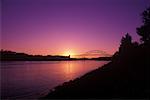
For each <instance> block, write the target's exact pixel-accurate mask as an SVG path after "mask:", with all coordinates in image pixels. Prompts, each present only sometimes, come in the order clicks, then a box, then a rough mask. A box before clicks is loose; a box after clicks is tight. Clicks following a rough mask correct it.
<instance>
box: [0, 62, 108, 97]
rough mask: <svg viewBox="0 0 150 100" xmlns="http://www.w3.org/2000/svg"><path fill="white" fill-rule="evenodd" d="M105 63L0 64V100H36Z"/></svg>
mask: <svg viewBox="0 0 150 100" xmlns="http://www.w3.org/2000/svg"><path fill="white" fill-rule="evenodd" d="M106 63H108V61H90V60H87V61H86V60H85V61H83V60H82V61H11V62H6V61H5V62H1V66H0V69H1V78H0V81H1V98H5V99H11V98H14V99H16V98H39V97H41V96H44V95H46V94H47V93H48V92H49V90H50V89H52V88H54V87H55V86H57V85H60V84H62V83H64V82H67V81H69V80H73V79H75V78H77V77H80V76H82V75H84V74H85V73H87V72H90V71H92V70H94V69H97V68H98V67H101V66H103V65H104V64H106Z"/></svg>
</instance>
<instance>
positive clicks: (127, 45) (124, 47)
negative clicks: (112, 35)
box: [119, 33, 132, 52]
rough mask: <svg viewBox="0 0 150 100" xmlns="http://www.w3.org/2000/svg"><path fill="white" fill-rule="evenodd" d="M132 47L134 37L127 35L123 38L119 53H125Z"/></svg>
mask: <svg viewBox="0 0 150 100" xmlns="http://www.w3.org/2000/svg"><path fill="white" fill-rule="evenodd" d="M131 45H132V37H131V36H130V35H129V34H128V33H127V34H126V35H125V37H122V39H121V44H120V48H119V51H120V52H124V51H127V50H128V49H130V47H131Z"/></svg>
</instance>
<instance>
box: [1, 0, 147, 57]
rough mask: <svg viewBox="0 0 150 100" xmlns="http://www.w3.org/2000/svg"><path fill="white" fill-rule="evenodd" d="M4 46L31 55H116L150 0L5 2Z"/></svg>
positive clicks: (3, 18) (12, 0) (136, 37)
mask: <svg viewBox="0 0 150 100" xmlns="http://www.w3.org/2000/svg"><path fill="white" fill-rule="evenodd" d="M1 3H2V7H1V8H2V13H1V16H2V19H1V21H2V31H1V47H0V48H1V49H5V50H12V51H16V52H25V53H28V54H42V55H46V54H52V55H55V54H65V55H67V54H80V53H84V52H87V51H90V50H103V51H106V52H107V53H109V54H113V53H114V52H115V51H116V50H117V49H118V46H119V44H120V39H121V37H122V36H123V35H124V34H125V33H126V32H128V33H129V34H130V35H131V36H132V37H133V40H134V41H137V40H139V37H138V36H137V34H136V27H138V26H140V25H141V24H142V20H141V16H140V14H141V13H142V12H143V11H144V10H145V9H146V8H147V7H148V6H149V5H150V0H2V1H1Z"/></svg>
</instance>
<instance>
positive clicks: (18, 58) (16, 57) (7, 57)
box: [0, 50, 71, 61]
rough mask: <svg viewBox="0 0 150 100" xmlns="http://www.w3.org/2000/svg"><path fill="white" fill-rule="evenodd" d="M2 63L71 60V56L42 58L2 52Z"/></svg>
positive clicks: (0, 52) (0, 53)
mask: <svg viewBox="0 0 150 100" xmlns="http://www.w3.org/2000/svg"><path fill="white" fill-rule="evenodd" d="M0 55H1V61H49V60H52V61H53V60H70V59H71V58H70V56H52V55H47V56H42V55H28V54H25V53H16V52H13V51H7V50H1V51H0Z"/></svg>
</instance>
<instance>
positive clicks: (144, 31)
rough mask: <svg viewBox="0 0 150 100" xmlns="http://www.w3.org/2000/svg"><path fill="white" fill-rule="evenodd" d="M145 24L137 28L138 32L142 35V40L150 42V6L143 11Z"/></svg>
mask: <svg viewBox="0 0 150 100" xmlns="http://www.w3.org/2000/svg"><path fill="white" fill-rule="evenodd" d="M142 19H143V25H142V26H141V27H139V28H137V34H138V35H140V36H141V41H142V42H144V43H145V44H147V43H148V44H150V7H149V8H148V9H146V10H145V11H144V12H143V13H142Z"/></svg>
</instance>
